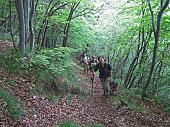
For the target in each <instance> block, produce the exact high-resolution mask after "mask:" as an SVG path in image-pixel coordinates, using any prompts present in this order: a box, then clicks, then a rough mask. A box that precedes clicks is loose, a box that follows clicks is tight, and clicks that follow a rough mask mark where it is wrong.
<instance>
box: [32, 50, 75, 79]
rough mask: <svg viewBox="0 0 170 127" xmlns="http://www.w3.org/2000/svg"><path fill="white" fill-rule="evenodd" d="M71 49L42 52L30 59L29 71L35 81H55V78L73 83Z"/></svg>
mask: <svg viewBox="0 0 170 127" xmlns="http://www.w3.org/2000/svg"><path fill="white" fill-rule="evenodd" d="M73 52H74V50H73V49H71V48H63V47H59V48H54V49H51V50H50V49H49V50H42V51H40V53H38V54H37V55H35V56H34V57H32V58H31V59H30V63H29V69H30V71H31V72H33V74H34V75H35V78H36V80H37V81H42V80H44V79H49V80H50V79H55V78H56V76H61V77H64V78H65V79H67V80H69V82H74V68H75V66H76V64H75V63H74V62H73V61H72V59H71V58H72V53H73Z"/></svg>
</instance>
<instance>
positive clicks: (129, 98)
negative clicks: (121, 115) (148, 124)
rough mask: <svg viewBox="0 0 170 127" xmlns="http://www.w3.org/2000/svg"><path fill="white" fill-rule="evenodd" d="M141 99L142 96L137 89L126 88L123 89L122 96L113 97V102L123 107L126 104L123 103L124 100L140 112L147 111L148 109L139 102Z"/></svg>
mask: <svg viewBox="0 0 170 127" xmlns="http://www.w3.org/2000/svg"><path fill="white" fill-rule="evenodd" d="M140 100H141V97H140V95H139V93H138V90H137V89H133V90H128V89H124V90H122V94H121V95H120V96H115V97H113V104H115V105H118V107H119V106H120V107H121V106H124V104H122V102H123V103H125V105H126V106H128V107H129V108H131V109H134V110H136V111H139V112H146V111H147V110H146V109H145V107H144V106H143V105H141V104H140V103H139V102H140Z"/></svg>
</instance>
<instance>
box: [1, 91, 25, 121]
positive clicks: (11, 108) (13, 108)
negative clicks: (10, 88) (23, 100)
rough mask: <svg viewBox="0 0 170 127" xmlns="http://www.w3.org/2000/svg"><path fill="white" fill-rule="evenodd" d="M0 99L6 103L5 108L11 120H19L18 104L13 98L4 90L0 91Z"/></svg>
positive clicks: (19, 107) (19, 109)
mask: <svg viewBox="0 0 170 127" xmlns="http://www.w3.org/2000/svg"><path fill="white" fill-rule="evenodd" d="M0 98H2V99H3V101H4V102H5V103H6V108H7V111H8V112H9V114H10V115H11V117H12V118H13V119H19V118H20V117H21V115H22V108H21V104H20V102H19V101H18V100H17V99H16V97H15V96H12V95H9V94H8V93H7V92H6V91H5V90H2V89H0Z"/></svg>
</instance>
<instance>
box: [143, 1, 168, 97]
mask: <svg viewBox="0 0 170 127" xmlns="http://www.w3.org/2000/svg"><path fill="white" fill-rule="evenodd" d="M169 1H170V0H166V1H165V3H164V4H163V1H161V4H160V5H161V9H160V11H159V12H158V16H157V26H155V23H154V14H153V11H152V8H151V4H150V0H147V2H148V6H149V10H150V12H151V17H152V18H151V20H152V28H153V31H154V39H155V43H154V50H153V55H152V64H151V69H150V72H149V77H148V80H147V83H146V85H145V86H144V87H143V93H142V98H144V97H147V93H146V92H147V88H148V86H149V84H150V81H151V78H152V75H153V70H154V67H155V63H156V57H157V48H158V41H159V33H160V26H161V19H162V15H163V12H164V10H165V9H166V8H167V7H168V4H169ZM155 27H157V29H155Z"/></svg>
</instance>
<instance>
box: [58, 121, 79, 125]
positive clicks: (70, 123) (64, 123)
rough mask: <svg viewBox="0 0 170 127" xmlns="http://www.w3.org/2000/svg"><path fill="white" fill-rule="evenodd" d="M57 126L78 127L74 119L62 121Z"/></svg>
mask: <svg viewBox="0 0 170 127" xmlns="http://www.w3.org/2000/svg"><path fill="white" fill-rule="evenodd" d="M59 127H78V125H77V124H76V123H75V122H74V121H70V120H69V121H64V122H62V123H61V124H60V125H59Z"/></svg>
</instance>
